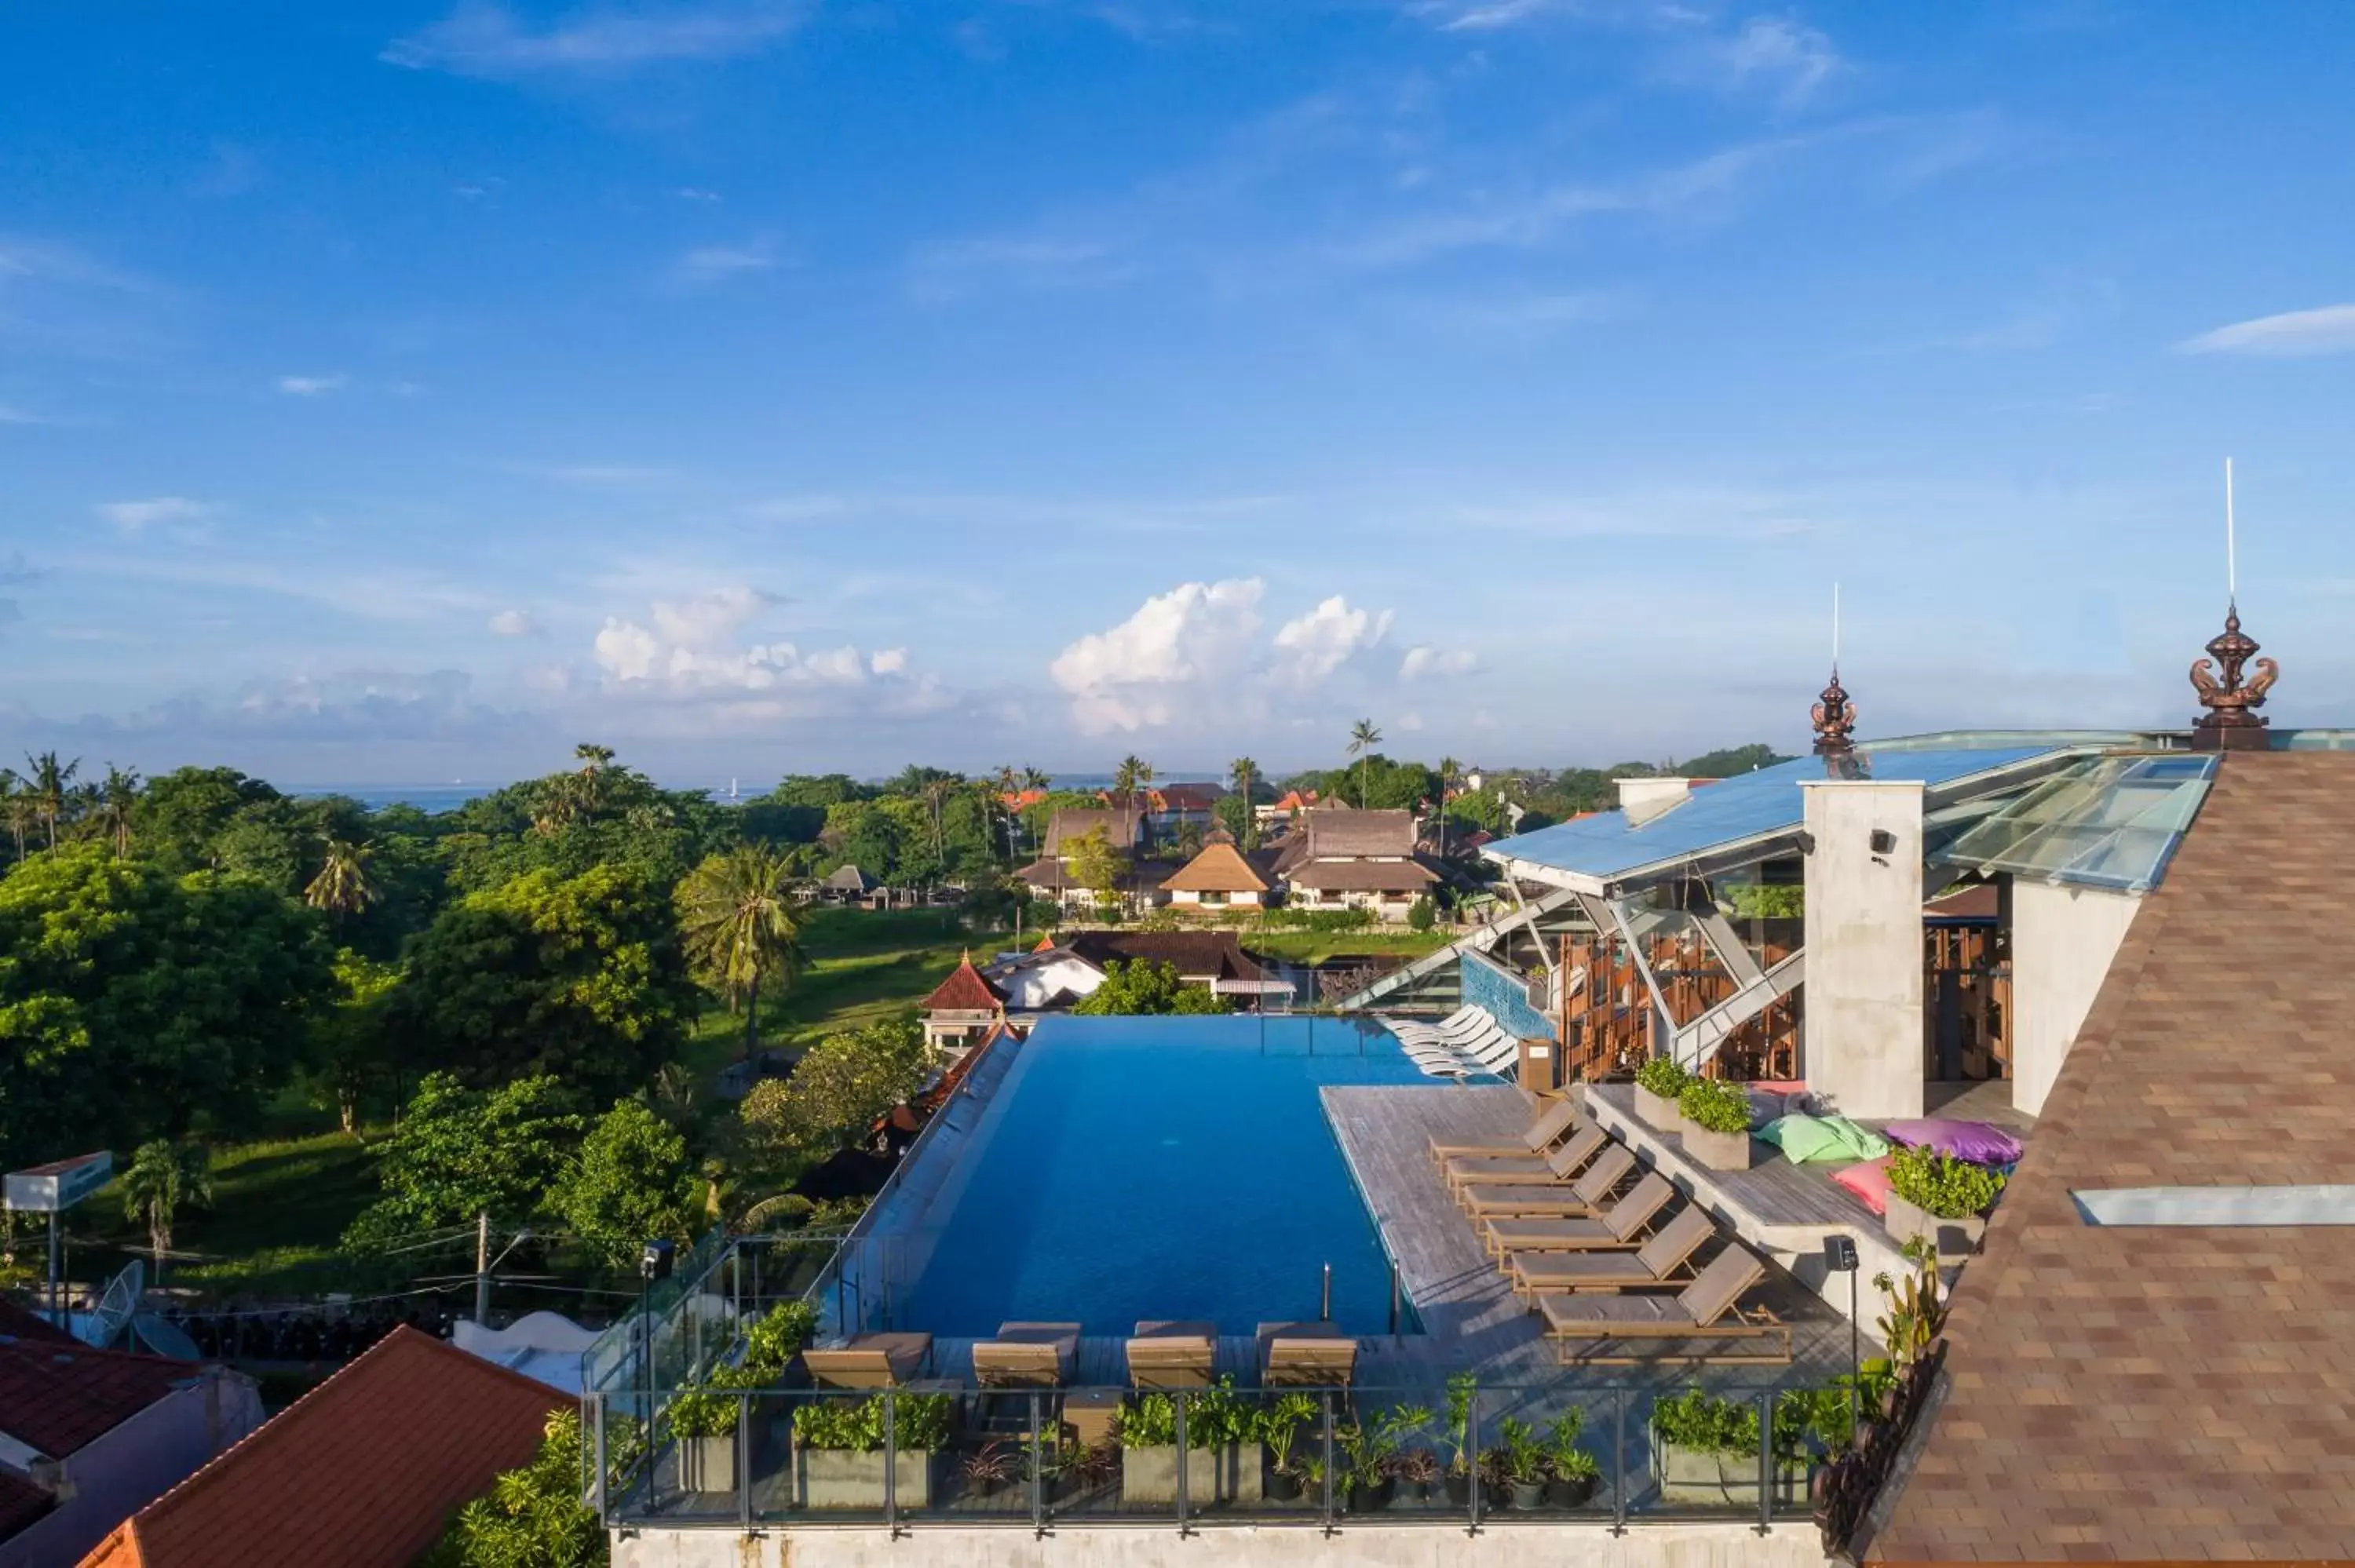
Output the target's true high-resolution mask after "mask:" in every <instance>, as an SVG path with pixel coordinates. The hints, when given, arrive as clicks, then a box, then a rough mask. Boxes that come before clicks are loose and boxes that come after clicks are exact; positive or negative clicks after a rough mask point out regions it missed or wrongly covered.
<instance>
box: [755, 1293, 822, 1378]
mask: <svg viewBox="0 0 2355 1568" xmlns="http://www.w3.org/2000/svg"><path fill="white" fill-rule="evenodd" d="M816 1332H817V1308H815V1307H814V1306H812V1305H811V1304H810V1303H809V1302H807V1301H785V1302H781V1303H779V1304H778V1305H777V1306H775V1307H773V1308H770V1309H769V1310H768V1311H766V1312H763V1313H762V1314H761V1316H759V1317H758V1318H755V1319H752V1321H751V1324H750V1326H748V1327H747V1328H746V1329H745V1330H744V1359H743V1366H744V1370H745V1371H747V1372H751V1373H752V1374H754V1376H755V1377H756V1379H757V1380H758V1381H757V1382H756V1383H754V1384H753V1385H752V1386H755V1387H759V1386H762V1385H766V1384H772V1383H776V1382H778V1381H779V1380H781V1379H782V1378H783V1376H784V1373H785V1368H786V1367H788V1366H789V1365H791V1364H792V1362H793V1359H794V1357H795V1356H797V1355H799V1354H801V1353H802V1347H803V1346H805V1345H806V1344H808V1343H809V1342H810V1340H811V1338H812V1336H814V1335H815V1334H816Z"/></svg>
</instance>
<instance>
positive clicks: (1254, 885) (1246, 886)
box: [1162, 842, 1267, 893]
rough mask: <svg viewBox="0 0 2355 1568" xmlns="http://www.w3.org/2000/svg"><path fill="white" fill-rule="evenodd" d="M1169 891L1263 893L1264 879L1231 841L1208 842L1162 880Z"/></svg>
mask: <svg viewBox="0 0 2355 1568" xmlns="http://www.w3.org/2000/svg"><path fill="white" fill-rule="evenodd" d="M1162 886H1164V887H1166V888H1167V889H1168V890H1169V891H1171V892H1172V893H1265V892H1266V891H1267V883H1266V881H1265V880H1264V879H1263V878H1262V877H1261V875H1260V874H1259V873H1258V872H1256V871H1253V870H1252V864H1251V862H1249V861H1247V860H1245V859H1244V858H1243V857H1242V852H1241V851H1240V850H1238V849H1236V848H1235V846H1234V845H1233V844H1232V843H1231V842H1230V843H1223V844H1211V845H1210V846H1209V847H1208V848H1206V849H1205V850H1203V851H1202V853H1200V854H1198V855H1196V856H1195V857H1194V858H1193V859H1192V860H1189V861H1188V862H1187V863H1185V864H1184V865H1183V866H1181V867H1180V868H1179V869H1178V872H1177V875H1175V876H1173V877H1171V878H1170V879H1169V880H1168V881H1167V882H1165V883H1163V884H1162Z"/></svg>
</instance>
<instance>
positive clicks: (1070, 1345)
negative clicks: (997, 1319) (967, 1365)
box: [973, 1323, 1080, 1388]
mask: <svg viewBox="0 0 2355 1568" xmlns="http://www.w3.org/2000/svg"><path fill="white" fill-rule="evenodd" d="M1079 1355H1080V1325H1079V1324H1077V1323H1000V1324H999V1325H998V1326H997V1338H996V1339H995V1340H982V1341H980V1342H979V1343H977V1344H975V1346H974V1347H973V1379H974V1381H975V1383H980V1384H982V1385H983V1386H984V1387H991V1388H1005V1387H1009V1386H1032V1387H1041V1388H1052V1387H1058V1386H1060V1385H1061V1384H1064V1383H1070V1382H1071V1374H1072V1372H1073V1370H1074V1369H1075V1368H1076V1366H1077V1364H1078V1361H1079Z"/></svg>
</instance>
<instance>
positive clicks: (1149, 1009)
mask: <svg viewBox="0 0 2355 1568" xmlns="http://www.w3.org/2000/svg"><path fill="white" fill-rule="evenodd" d="M1071 1011H1072V1012H1083V1013H1088V1014H1091V1015H1105V1014H1137V1013H1203V1012H1228V1011H1229V1008H1228V1006H1227V1003H1226V1000H1225V999H1224V998H1223V997H1220V995H1218V994H1217V993H1216V992H1214V991H1211V990H1210V988H1209V986H1206V985H1188V984H1187V983H1186V982H1185V981H1184V980H1181V979H1179V978H1178V974H1177V965H1175V964H1157V963H1154V962H1153V961H1151V960H1150V959H1137V960H1135V962H1133V963H1123V962H1121V961H1120V960H1119V959H1114V960H1112V961H1111V962H1110V963H1108V964H1106V965H1105V966H1104V978H1103V984H1102V985H1100V986H1098V987H1096V989H1095V990H1093V991H1090V992H1089V993H1088V994H1087V995H1086V996H1084V997H1082V999H1081V1000H1080V1002H1079V1005H1078V1006H1076V1007H1074V1008H1072V1009H1071Z"/></svg>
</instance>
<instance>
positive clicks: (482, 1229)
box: [474, 1209, 491, 1329]
mask: <svg viewBox="0 0 2355 1568" xmlns="http://www.w3.org/2000/svg"><path fill="white" fill-rule="evenodd" d="M490 1326H491V1212H490V1211H489V1210H488V1209H484V1210H480V1211H479V1212H477V1213H475V1215H474V1327H476V1328H477V1329H487V1328H489V1327H490Z"/></svg>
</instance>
